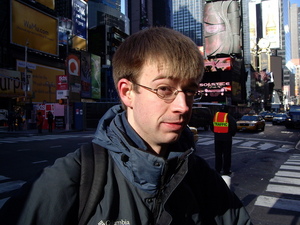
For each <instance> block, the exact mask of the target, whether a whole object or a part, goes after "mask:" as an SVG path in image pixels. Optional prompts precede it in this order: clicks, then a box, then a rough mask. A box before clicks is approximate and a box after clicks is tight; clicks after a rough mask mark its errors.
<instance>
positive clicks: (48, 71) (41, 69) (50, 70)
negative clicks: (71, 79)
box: [16, 60, 65, 102]
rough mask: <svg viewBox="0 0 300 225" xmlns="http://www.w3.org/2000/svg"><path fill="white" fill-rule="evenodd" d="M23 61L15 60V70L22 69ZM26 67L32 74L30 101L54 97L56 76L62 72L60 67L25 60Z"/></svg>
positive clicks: (41, 100) (49, 100) (47, 99)
mask: <svg viewBox="0 0 300 225" xmlns="http://www.w3.org/2000/svg"><path fill="white" fill-rule="evenodd" d="M24 65H25V63H24V61H21V60H17V66H16V67H17V70H18V71H24V69H25V68H24ZM27 68H28V70H29V71H30V74H32V101H33V102H44V101H46V102H51V101H53V100H54V99H56V87H55V85H53V86H50V85H49V84H56V76H57V75H61V74H64V73H65V71H64V70H62V69H58V68H54V67H49V66H44V65H40V64H35V63H31V62H27Z"/></svg>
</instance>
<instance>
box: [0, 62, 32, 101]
mask: <svg viewBox="0 0 300 225" xmlns="http://www.w3.org/2000/svg"><path fill="white" fill-rule="evenodd" d="M24 70H25V68H24V69H23V70H22V71H21V72H20V71H13V70H6V69H1V68H0V96H3V97H5V96H7V97H13V96H24V95H25V77H24ZM27 86H28V87H29V88H27V95H28V96H31V93H32V92H31V91H30V87H31V86H32V75H31V74H30V73H27Z"/></svg>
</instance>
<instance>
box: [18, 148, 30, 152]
mask: <svg viewBox="0 0 300 225" xmlns="http://www.w3.org/2000/svg"><path fill="white" fill-rule="evenodd" d="M30 150H31V149H29V148H23V149H18V150H17V151H18V152H26V151H30Z"/></svg>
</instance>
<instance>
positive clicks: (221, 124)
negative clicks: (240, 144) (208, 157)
mask: <svg viewBox="0 0 300 225" xmlns="http://www.w3.org/2000/svg"><path fill="white" fill-rule="evenodd" d="M212 131H213V132H214V135H215V169H216V171H217V172H218V173H220V174H222V175H225V176H226V175H227V176H230V175H231V148H232V137H233V136H234V135H235V134H236V131H237V125H236V121H235V119H234V118H233V117H232V116H231V115H230V114H229V113H228V109H227V107H226V106H225V105H222V106H221V109H220V111H219V112H217V113H216V114H215V116H214V118H213V126H212Z"/></svg>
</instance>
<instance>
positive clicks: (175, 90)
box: [133, 83, 202, 102]
mask: <svg viewBox="0 0 300 225" xmlns="http://www.w3.org/2000/svg"><path fill="white" fill-rule="evenodd" d="M133 84H134V85H137V86H139V87H142V88H144V89H146V90H148V91H150V92H152V93H154V94H156V95H157V97H159V98H160V99H162V100H164V101H166V102H172V101H174V100H175V98H176V97H177V95H178V93H179V92H183V93H184V94H185V96H186V97H193V100H194V97H195V96H196V95H197V94H198V95H200V98H199V99H201V97H202V93H201V92H200V90H199V89H198V90H197V91H195V93H194V94H193V95H191V96H189V95H187V92H188V91H191V90H178V89H176V88H175V87H172V86H169V85H164V86H163V87H168V88H170V89H171V90H174V91H173V94H172V95H170V97H171V98H168V99H165V97H164V96H162V95H160V94H158V88H150V87H147V86H145V85H142V84H138V83H133ZM173 96H174V97H173Z"/></svg>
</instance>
